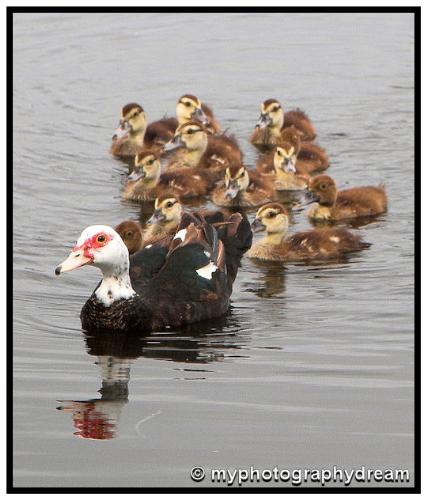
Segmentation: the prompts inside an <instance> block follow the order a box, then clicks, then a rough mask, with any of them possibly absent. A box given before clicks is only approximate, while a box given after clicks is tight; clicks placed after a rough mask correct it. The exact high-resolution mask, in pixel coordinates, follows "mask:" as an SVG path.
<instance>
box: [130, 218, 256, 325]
mask: <svg viewBox="0 0 427 500" xmlns="http://www.w3.org/2000/svg"><path fill="white" fill-rule="evenodd" d="M222 217H223V215H221V216H220V217H219V218H222ZM200 220H201V218H200V217H198V216H197V215H196V216H193V215H190V214H185V216H183V220H182V222H181V225H180V227H179V228H178V231H177V235H176V238H174V239H173V240H172V242H169V243H170V244H169V245H163V246H161V247H160V248H159V246H158V245H153V246H152V247H150V248H145V249H143V250H141V251H139V252H137V253H136V254H134V255H133V256H132V257H131V261H130V264H131V265H130V277H131V283H132V287H133V288H134V290H135V291H136V292H137V293H138V295H139V296H140V297H141V299H142V300H143V302H144V304H145V305H146V307H147V308H148V309H149V310H150V314H151V322H152V329H158V328H163V327H165V326H175V327H179V326H182V325H184V324H188V323H194V322H196V321H201V320H204V319H210V318H214V317H217V316H220V315H222V314H224V313H225V312H226V311H227V309H228V307H229V300H230V295H231V292H232V286H233V282H234V279H235V277H236V274H237V268H238V266H239V264H240V260H241V257H242V255H243V253H244V252H245V251H246V250H247V249H248V248H249V247H250V244H251V241H252V232H251V230H250V226H249V222H248V221H247V219H242V216H241V215H240V214H233V215H232V216H231V217H230V218H229V219H227V220H224V222H228V224H227V225H226V226H224V227H220V228H219V229H218V231H217V230H215V229H214V228H213V227H212V226H211V225H209V224H207V223H204V222H201V223H200V222H199V221H200ZM193 221H195V222H196V223H197V224H199V227H197V228H196V226H195V224H194V222H193ZM178 235H180V236H178ZM182 238H184V241H183V240H182Z"/></svg>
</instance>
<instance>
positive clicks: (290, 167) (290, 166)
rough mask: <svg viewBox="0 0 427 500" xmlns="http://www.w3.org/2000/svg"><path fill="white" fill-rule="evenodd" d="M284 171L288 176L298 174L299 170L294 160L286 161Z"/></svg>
mask: <svg viewBox="0 0 427 500" xmlns="http://www.w3.org/2000/svg"><path fill="white" fill-rule="evenodd" d="M283 171H284V172H287V173H288V174H296V173H297V169H296V168H295V163H294V162H293V160H291V159H289V160H288V161H285V163H284V165H283Z"/></svg>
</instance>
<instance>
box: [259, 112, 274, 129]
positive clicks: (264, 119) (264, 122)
mask: <svg viewBox="0 0 427 500" xmlns="http://www.w3.org/2000/svg"><path fill="white" fill-rule="evenodd" d="M271 123H272V119H271V118H270V117H269V116H268V114H267V113H261V114H260V116H259V118H258V121H257V122H256V125H255V128H257V127H258V128H265V127H268V126H269V125H271Z"/></svg>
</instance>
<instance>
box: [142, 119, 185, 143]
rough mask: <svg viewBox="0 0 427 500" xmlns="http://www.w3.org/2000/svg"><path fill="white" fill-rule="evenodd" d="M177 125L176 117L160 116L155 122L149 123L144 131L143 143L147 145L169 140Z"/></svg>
mask: <svg viewBox="0 0 427 500" xmlns="http://www.w3.org/2000/svg"><path fill="white" fill-rule="evenodd" d="M177 127H178V120H177V119H176V118H173V117H171V118H162V119H161V120H157V121H156V122H153V123H150V125H148V127H147V130H146V132H145V137H144V144H146V145H147V147H149V146H152V145H160V144H166V143H167V142H169V141H170V140H171V139H172V138H173V136H174V134H175V130H176V128H177Z"/></svg>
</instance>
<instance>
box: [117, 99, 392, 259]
mask: <svg viewBox="0 0 427 500" xmlns="http://www.w3.org/2000/svg"><path fill="white" fill-rule="evenodd" d="M315 138H316V131H315V128H314V126H313V124H312V122H311V121H310V119H309V118H308V116H307V115H306V114H305V113H304V112H302V111H301V110H299V109H296V110H292V111H287V112H285V111H284V109H283V107H282V106H281V104H280V103H279V102H278V101H277V100H276V99H267V100H266V101H264V102H263V103H262V104H261V115H260V117H259V120H258V122H257V123H256V125H255V128H254V129H253V132H252V133H251V135H250V137H249V141H250V142H251V143H252V144H253V145H254V146H255V147H256V148H258V149H259V150H260V156H259V160H258V162H257V164H256V166H255V168H254V169H253V168H252V169H250V168H248V166H247V165H245V164H244V159H243V155H242V152H241V150H240V148H239V145H238V143H237V141H236V140H235V138H234V137H232V136H230V135H227V134H225V133H223V132H222V131H221V126H220V124H219V123H218V121H217V120H216V118H215V116H214V114H213V112H212V110H211V109H210V108H209V107H208V106H207V105H206V104H204V103H202V102H201V101H200V99H198V98H197V97H196V96H194V95H190V94H186V95H183V96H182V97H181V98H180V99H179V100H178V102H177V104H176V118H163V119H161V120H158V121H155V122H153V123H150V124H148V123H147V118H146V114H145V112H144V109H143V108H142V107H141V106H140V105H139V104H136V103H130V104H127V105H126V106H124V107H123V108H122V110H121V117H120V123H119V127H118V129H117V130H116V133H115V135H114V136H113V139H112V145H111V153H112V155H113V156H115V157H117V158H120V159H122V160H124V161H126V162H128V163H130V167H131V172H130V174H129V176H128V179H127V182H126V184H125V186H124V189H123V198H124V199H127V200H133V201H136V202H141V203H146V202H149V203H152V202H154V213H153V214H152V216H151V217H150V219H149V220H148V221H147V225H146V228H145V229H144V228H142V227H141V225H140V224H139V223H138V222H136V221H130V220H128V221H124V222H122V223H121V224H119V225H118V226H117V227H116V231H117V232H118V233H119V234H120V236H121V237H122V239H123V241H124V242H125V244H126V246H127V247H128V249H129V253H130V254H132V253H135V252H137V251H138V250H140V249H142V248H144V247H146V246H148V245H152V244H153V243H155V242H157V241H160V240H162V239H163V238H165V237H166V236H169V235H171V234H174V232H175V231H176V229H177V227H178V225H179V223H180V220H181V216H182V214H183V213H184V210H185V207H184V205H183V203H184V200H185V199H188V198H198V197H208V198H209V199H210V200H211V201H212V202H213V203H214V204H215V205H217V206H219V207H221V208H222V209H224V210H228V211H230V212H233V211H242V210H245V209H247V208H258V207H260V208H258V211H257V213H256V216H255V219H254V221H253V223H252V230H253V231H254V232H258V231H265V232H266V236H265V238H264V239H261V240H260V241H258V242H256V243H254V244H253V246H252V248H251V249H250V250H249V251H248V253H247V255H248V256H249V257H250V258H255V259H260V260H268V261H282V262H288V261H311V260H319V259H320V260H322V259H336V258H339V257H341V256H343V255H344V254H346V253H348V252H354V251H358V250H362V249H363V248H366V247H368V246H369V243H366V242H364V241H362V239H361V237H360V236H359V235H357V234H355V233H354V232H351V231H349V230H348V229H347V228H345V227H342V226H343V225H345V224H346V223H347V222H351V220H354V219H358V218H361V217H363V218H364V219H365V220H366V218H370V217H373V216H376V215H378V214H381V213H383V212H385V211H386V209H387V196H386V193H385V190H384V186H382V185H381V186H364V187H354V188H350V189H345V190H342V191H338V190H337V187H336V185H335V182H334V180H333V179H332V178H331V177H329V176H328V175H325V174H324V173H323V172H324V171H325V170H326V169H327V168H328V166H329V158H328V155H327V153H326V152H325V150H324V149H323V148H321V147H320V146H319V145H317V144H315V143H314V142H313V141H314V139H315ZM296 193H298V194H301V193H303V194H304V196H305V199H306V201H307V200H308V201H309V203H306V204H307V205H310V206H309V209H308V211H307V216H308V218H309V220H310V221H311V222H313V223H314V225H318V224H316V223H318V222H321V223H322V224H321V225H322V226H323V227H317V228H314V229H312V230H309V231H303V232H298V233H294V234H291V235H288V225H289V216H290V215H292V213H294V212H296V209H295V206H292V205H291V204H290V203H289V196H290V195H292V194H296ZM291 199H292V196H291ZM286 202H287V203H286ZM337 221H340V226H341V227H334V222H337Z"/></svg>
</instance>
